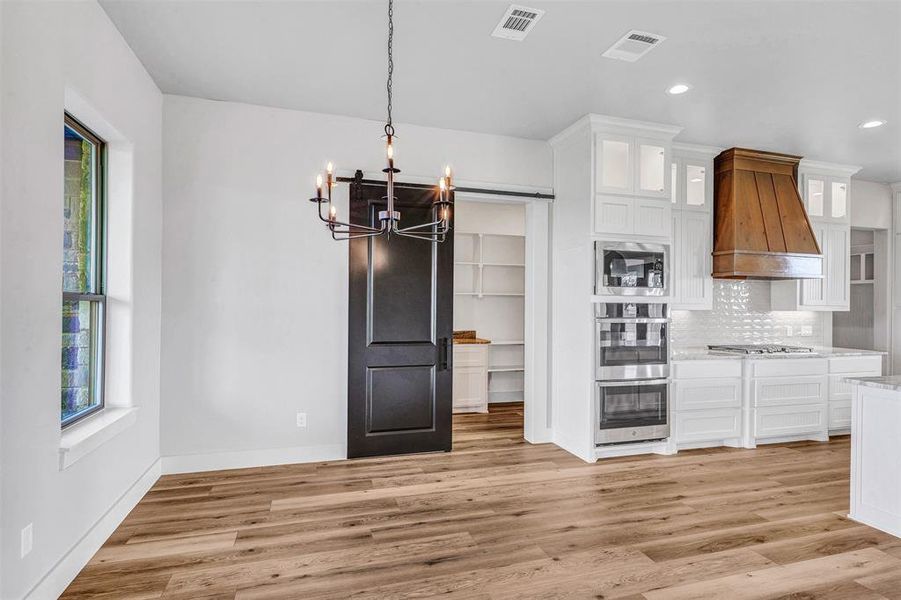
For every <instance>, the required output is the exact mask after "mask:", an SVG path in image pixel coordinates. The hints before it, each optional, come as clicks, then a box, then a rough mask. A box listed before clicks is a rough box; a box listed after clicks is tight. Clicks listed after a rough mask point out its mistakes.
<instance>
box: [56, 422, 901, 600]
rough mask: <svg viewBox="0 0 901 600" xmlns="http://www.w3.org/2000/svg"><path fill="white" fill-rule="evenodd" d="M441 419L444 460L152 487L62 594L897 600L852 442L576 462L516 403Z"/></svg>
mask: <svg viewBox="0 0 901 600" xmlns="http://www.w3.org/2000/svg"><path fill="white" fill-rule="evenodd" d="M454 421H455V425H454V430H455V434H454V435H455V437H454V440H455V444H454V447H455V449H454V452H452V453H449V454H430V455H417V456H406V457H391V458H378V459H365V460H350V461H339V462H329V463H318V464H303V465H289V466H279V467H268V468H259V469H241V470H232V471H219V472H215V473H199V474H192V475H169V476H165V477H163V478H161V479H160V480H159V482H158V483H157V484H156V485H155V486H154V487H153V489H152V490H151V491H150V492H149V493H148V494H147V496H146V497H145V498H144V499H143V500H142V501H141V502H140V504H139V505H138V506H137V507H136V508H135V509H134V510H133V511H132V513H131V514H130V515H129V516H128V518H127V519H126V520H125V521H124V522H123V523H122V525H121V526H120V527H119V528H118V529H117V530H116V532H115V533H114V534H113V535H112V537H111V538H110V539H109V540H108V541H107V543H106V544H105V545H104V546H103V548H102V549H101V550H100V551H99V552H98V553H97V555H96V556H95V557H94V558H93V560H92V561H91V563H90V564H89V565H88V566H86V567H85V568H84V570H83V571H82V572H81V574H80V575H79V576H78V578H77V579H76V580H75V581H74V582H73V583H72V585H71V586H70V587H69V589H68V590H67V591H66V593H65V594H64V596H63V597H64V598H67V599H74V598H92V599H98V598H131V599H138V598H141V599H150V598H169V599H191V600H212V599H229V600H231V599H233V598H235V599H241V600H245V599H258V598H290V599H295V598H297V599H307V598H370V599H386V598H431V597H437V596H441V597H444V598H480V599H491V600H498V599H507V598H510V599H513V598H516V599H519V598H546V599H551V598H554V599H556V598H628V599H630V600H637V599H642V598H644V599H647V600H662V599H687V598H697V599H711V598H723V599H729V600H732V599H743V598H785V599H788V598H791V599H813V598H817V599H823V600H825V599H862V600H868V599H876V598H883V599H884V598H890V599H892V598H894V599H901V540H899V539H897V538H894V537H892V536H889V535H887V534H883V533H880V532H878V531H876V530H874V529H871V528H869V527H865V526H862V525H859V524H856V523H854V522H853V521H849V520H848V519H846V518H845V516H844V515H845V513H846V512H847V509H848V465H849V443H848V439H847V438H838V439H835V440H833V441H832V442H829V443H812V442H810V443H808V442H804V443H795V444H785V445H776V446H764V447H761V448H759V449H757V450H736V449H725V448H719V449H710V450H695V451H689V452H680V453H679V454H678V455H677V456H671V457H662V456H643V457H631V458H619V459H612V460H605V461H603V462H600V463H598V464H595V465H588V464H585V463H583V462H581V461H580V460H578V459H576V458H574V457H572V456H570V455H569V454H567V453H566V452H564V451H563V450H560V449H558V448H556V447H555V446H552V445H541V446H531V445H529V444H526V443H524V442H523V440H522V406H521V405H503V406H492V411H491V414H490V415H460V416H457V417H455V419H454Z"/></svg>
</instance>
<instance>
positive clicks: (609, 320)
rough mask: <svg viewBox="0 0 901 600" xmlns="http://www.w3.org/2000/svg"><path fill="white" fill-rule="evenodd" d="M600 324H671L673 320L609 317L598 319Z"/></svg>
mask: <svg viewBox="0 0 901 600" xmlns="http://www.w3.org/2000/svg"><path fill="white" fill-rule="evenodd" d="M597 320H598V322H600V323H669V322H671V321H672V319H667V318H663V317H659V318H657V317H654V318H648V317H634V318H628V317H623V318H607V317H598V318H597Z"/></svg>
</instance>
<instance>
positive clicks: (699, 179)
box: [670, 151, 713, 211]
mask: <svg viewBox="0 0 901 600" xmlns="http://www.w3.org/2000/svg"><path fill="white" fill-rule="evenodd" d="M674 154H676V156H675V158H673V160H672V162H671V163H670V182H671V184H670V189H671V190H672V192H671V193H670V201H671V202H672V205H673V208H674V209H689V210H703V211H710V210H711V209H712V207H713V155H710V156H692V155H685V156H679V155H678V151H674Z"/></svg>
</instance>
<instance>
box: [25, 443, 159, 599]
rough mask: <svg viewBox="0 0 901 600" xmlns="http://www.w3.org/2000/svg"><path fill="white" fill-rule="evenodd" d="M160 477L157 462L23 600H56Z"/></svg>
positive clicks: (156, 461)
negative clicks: (47, 599) (53, 599)
mask: <svg viewBox="0 0 901 600" xmlns="http://www.w3.org/2000/svg"><path fill="white" fill-rule="evenodd" d="M160 474H161V462H160V459H156V460H155V461H154V462H153V464H152V465H150V467H149V468H148V469H147V470H146V471H144V473H143V474H141V476H140V477H138V479H137V481H135V482H134V483H133V484H132V485H131V487H130V488H128V490H126V491H125V493H124V494H122V495H121V496H120V497H119V499H118V500H116V501H115V502H114V503H113V505H112V506H111V507H110V508H109V510H107V511H106V513H104V515H103V516H102V517H100V519H99V520H98V521H97V522H96V523H94V525H93V526H92V527H91V528H90V529H89V530H88V531H87V533H85V534H84V535H83V536H82V537H81V539H79V540H78V541H77V542H76V543H75V545H74V546H72V548H71V549H70V550H69V551H68V552H66V553H65V554H64V555H63V557H62V558H61V559H59V561H58V562H57V563H56V564H55V565H53V567H52V568H51V569H50V571H48V572H47V574H46V575H44V577H43V578H42V579H41V580H40V581H39V582H38V583H37V584H36V585H35V586H34V587H33V588H32V589H31V591H30V592H28V594H26V595H25V600H43V599H45V598H58V597H59V596H60V595H61V594H62V593H63V592H64V591H65V589H66V588H67V587H68V586H69V584H70V583H72V581H73V580H74V579H75V577H76V576H77V575H78V573H80V572H81V570H82V569H83V568H84V566H85V565H86V564H88V561H90V560H91V558H92V557H93V556H94V554H95V553H96V552H97V550H99V549H100V547H101V546H102V545H103V544H104V542H106V540H107V539H108V538H109V536H110V535H112V533H113V532H114V531H115V530H116V528H117V527H118V526H119V524H121V523H122V521H123V520H124V519H125V517H126V516H128V513H129V512H131V510H132V509H133V508H134V507H135V506H136V505H137V503H138V502H139V501H140V500H141V498H143V497H144V494H146V493H147V492H148V491H149V490H150V488H151V487H153V484H154V483H156V481H157V479H159V478H160Z"/></svg>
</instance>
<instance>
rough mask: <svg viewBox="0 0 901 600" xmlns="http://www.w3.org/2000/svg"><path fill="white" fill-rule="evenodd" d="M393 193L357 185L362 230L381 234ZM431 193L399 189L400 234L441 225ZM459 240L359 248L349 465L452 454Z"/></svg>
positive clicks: (353, 196)
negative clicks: (357, 460) (435, 222)
mask: <svg viewBox="0 0 901 600" xmlns="http://www.w3.org/2000/svg"><path fill="white" fill-rule="evenodd" d="M385 194H386V186H385V185H384V184H369V183H363V182H362V181H360V180H359V178H358V180H357V182H354V183H353V184H351V189H350V204H351V207H350V213H351V221H352V222H354V223H367V224H370V225H373V226H375V225H377V223H378V218H377V215H378V211H379V210H383V209H384V201H383V199H382V198H383V197H384V196H385ZM435 194H436V192H435V191H434V190H431V189H425V190H424V189H411V188H404V187H396V188H395V196H396V197H397V202H396V206H397V208H396V210H399V211H401V213H402V220H401V223H400V225H401V227H404V226H409V225H414V224H418V223H425V222H429V221H431V220H432V210H431V205H432V201H433V200H434V197H435ZM453 244H454V242H453V235H452V234H450V235H448V236H447V240H446V241H444V242H443V243H438V244H436V243H432V242H430V241H424V240H418V239H411V238H406V237H400V236H391V238H390V239H389V238H387V237H386V236H383V235H382V236H377V237H374V238H362V239H357V240H352V241H351V242H350V286H349V287H350V303H349V304H350V315H349V332H348V341H349V348H348V406H347V455H348V457H350V458H353V457H359V456H379V455H385V454H404V453H409V452H433V451H449V450H450V449H451V419H452V414H451V413H452V399H451V396H452V373H451V366H452V356H451V338H452V335H453V302H454V289H453V285H454V284H453V278H454V272H453V260H454V258H453V257H454V245H453Z"/></svg>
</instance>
